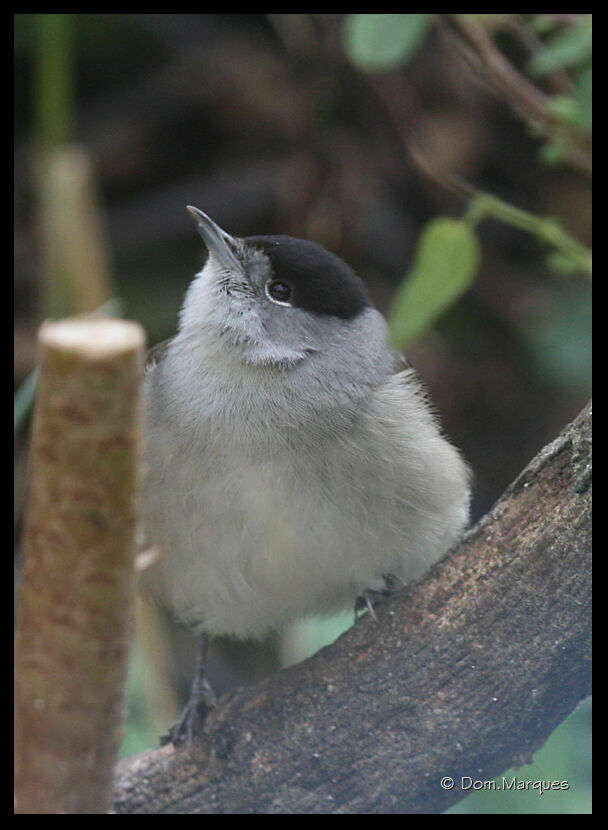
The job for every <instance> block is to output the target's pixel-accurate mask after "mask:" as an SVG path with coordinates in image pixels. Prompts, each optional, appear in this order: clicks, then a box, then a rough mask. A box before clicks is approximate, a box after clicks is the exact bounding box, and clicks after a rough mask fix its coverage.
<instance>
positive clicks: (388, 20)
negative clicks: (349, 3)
mask: <svg viewBox="0 0 608 830" xmlns="http://www.w3.org/2000/svg"><path fill="white" fill-rule="evenodd" d="M428 28H429V15H427V14H350V15H348V17H347V19H346V24H345V32H344V34H345V45H346V52H347V54H348V56H349V58H350V59H351V60H352V61H353V63H355V64H356V65H357V66H358V67H359V68H360V69H363V70H367V71H375V70H385V69H393V68H394V67H396V66H399V65H400V64H402V63H404V62H405V61H408V60H410V58H412V57H413V56H414V55H415V54H416V52H417V51H418V48H419V47H420V46H421V45H422V43H423V41H424V39H425V37H426V34H427V32H428Z"/></svg>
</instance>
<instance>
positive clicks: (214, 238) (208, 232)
mask: <svg viewBox="0 0 608 830" xmlns="http://www.w3.org/2000/svg"><path fill="white" fill-rule="evenodd" d="M187 209H188V212H189V213H190V215H191V216H192V218H193V219H194V221H195V223H196V228H197V230H198V232H199V234H200V235H201V237H202V239H203V242H204V243H205V245H206V246H207V248H209V251H210V253H212V254H213V255H214V256H215V258H216V259H217V260H218V261H219V263H220V264H221V265H223V266H224V267H225V268H228V269H229V270H231V271H237V272H240V273H242V271H243V266H242V265H241V263H240V262H239V261H238V259H237V257H236V255H235V253H234V251H233V249H232V247H231V245H230V243H231V242H232V243H233V244H234V240H233V239H232V237H231V236H230V234H228V233H226V231H223V230H222V229H221V228H220V227H219V226H218V225H216V224H215V222H214V221H213V220H212V219H209V217H208V216H207V215H206V214H205V213H203V211H202V210H199V209H198V208H195V207H193V206H192V205H187Z"/></svg>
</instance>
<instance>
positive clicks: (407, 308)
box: [389, 217, 481, 349]
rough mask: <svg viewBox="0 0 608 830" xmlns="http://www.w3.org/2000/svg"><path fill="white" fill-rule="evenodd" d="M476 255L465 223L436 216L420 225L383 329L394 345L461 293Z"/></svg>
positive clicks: (476, 243)
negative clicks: (410, 259)
mask: <svg viewBox="0 0 608 830" xmlns="http://www.w3.org/2000/svg"><path fill="white" fill-rule="evenodd" d="M480 255H481V252H480V247H479V240H478V239H477V235H476V234H475V231H474V229H473V227H472V226H471V224H469V223H468V222H465V221H462V220H459V219H449V218H443V217H440V218H438V219H432V220H431V221H430V222H428V223H427V224H426V226H425V227H424V228H423V230H422V232H421V234H420V236H419V238H418V243H417V246H416V251H415V253H414V261H413V264H412V267H411V270H410V273H409V274H408V275H407V277H406V279H405V280H404V282H403V283H402V284H401V287H400V288H399V289H398V290H397V293H396V295H395V299H394V300H393V304H392V308H391V314H390V317H389V330H390V334H391V340H392V342H393V345H394V346H395V347H396V348H398V349H401V348H403V347H405V346H406V345H408V344H409V342H410V341H411V340H414V339H415V338H416V337H418V336H420V335H421V334H422V333H423V332H424V331H425V330H426V329H428V328H430V326H431V325H432V324H433V323H434V321H435V320H436V319H437V318H438V317H439V316H440V315H441V314H442V313H443V312H444V311H446V310H447V309H448V308H449V307H450V306H451V305H453V303H454V302H455V301H456V300H457V299H458V298H459V297H460V296H461V295H462V294H464V292H465V291H466V290H467V288H469V287H470V286H471V284H472V282H473V280H474V278H475V276H476V275H477V269H478V267H479V261H480Z"/></svg>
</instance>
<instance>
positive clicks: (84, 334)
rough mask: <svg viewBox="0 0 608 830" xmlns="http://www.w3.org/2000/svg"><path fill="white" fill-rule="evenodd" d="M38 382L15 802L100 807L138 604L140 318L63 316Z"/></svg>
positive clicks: (112, 760) (30, 809)
mask: <svg viewBox="0 0 608 830" xmlns="http://www.w3.org/2000/svg"><path fill="white" fill-rule="evenodd" d="M39 347H40V381H39V387H38V394H37V399H36V412H35V418H34V427H33V435H32V455H31V482H30V497H29V504H28V513H27V520H26V526H25V532H24V539H23V547H22V573H21V584H20V592H19V599H18V616H17V631H16V643H15V809H16V812H18V813H103V812H107V811H108V809H109V807H110V805H111V796H112V781H113V771H114V767H115V764H116V760H117V756H118V749H119V746H120V740H121V737H122V735H121V723H122V718H123V697H124V687H125V681H126V671H127V657H128V649H129V642H130V635H131V623H132V614H133V607H134V595H135V577H134V554H135V544H134V542H135V520H136V493H137V481H138V467H139V441H140V434H139V433H140V424H139V385H140V383H139V382H140V377H141V372H142V366H143V355H144V337H143V332H142V330H141V328H140V327H139V326H138V325H137V324H135V323H127V322H124V321H119V320H95V321H91V320H88V321H84V320H65V321H60V322H55V323H46V324H45V325H44V326H43V327H42V329H41V331H40V336H39Z"/></svg>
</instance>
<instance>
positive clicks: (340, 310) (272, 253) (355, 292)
mask: <svg viewBox="0 0 608 830" xmlns="http://www.w3.org/2000/svg"><path fill="white" fill-rule="evenodd" d="M244 242H245V243H246V244H247V245H252V246H254V247H256V248H258V249H259V250H261V251H263V252H264V253H265V254H266V256H267V257H268V259H269V260H270V264H271V265H272V270H273V276H274V279H276V280H285V281H286V282H288V283H289V284H290V285H291V287H292V290H293V300H292V305H294V306H296V307H297V308H304V309H306V310H307V311H312V312H314V313H315V314H329V315H332V316H334V317H341V318H343V319H345V320H350V319H352V318H353V317H356V316H357V315H358V314H360V313H361V312H362V311H363V310H364V309H365V308H368V307H369V306H371V305H372V302H371V299H370V296H369V294H368V293H367V289H366V287H365V285H364V284H363V282H362V281H361V280H360V279H359V277H358V276H357V275H356V274H355V272H354V271H353V270H352V268H350V267H349V266H348V265H347V264H346V263H345V262H344V261H343V260H341V259H340V257H338V256H336V255H335V254H332V253H330V252H329V251H328V250H326V249H325V248H324V247H323V246H322V245H318V244H317V243H316V242H307V241H305V240H303V239H293V238H292V237H290V236H248V237H246V239H245V240H244Z"/></svg>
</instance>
